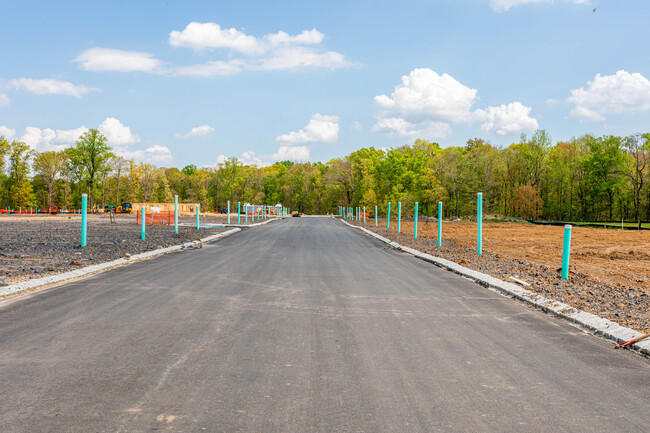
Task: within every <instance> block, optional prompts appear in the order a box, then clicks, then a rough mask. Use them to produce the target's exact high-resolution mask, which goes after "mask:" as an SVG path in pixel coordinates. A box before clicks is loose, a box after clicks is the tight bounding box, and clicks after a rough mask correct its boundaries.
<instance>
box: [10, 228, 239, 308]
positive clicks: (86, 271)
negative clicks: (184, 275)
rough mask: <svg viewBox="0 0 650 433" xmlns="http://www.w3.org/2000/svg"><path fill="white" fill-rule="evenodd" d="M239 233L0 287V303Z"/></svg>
mask: <svg viewBox="0 0 650 433" xmlns="http://www.w3.org/2000/svg"><path fill="white" fill-rule="evenodd" d="M239 231H241V229H240V228H233V229H230V230H227V231H225V232H221V233H217V234H214V235H210V236H207V237H205V238H203V239H198V240H196V241H191V242H185V243H184V244H180V245H172V246H170V247H165V248H158V249H156V250H152V251H147V252H144V253H140V254H134V255H132V256H131V257H130V258H129V259H125V258H120V259H116V260H111V261H110V262H104V263H98V264H96V265H90V266H85V267H83V268H79V269H75V270H74V271H68V272H63V273H61V274H56V275H51V276H49V277H43V278H35V279H31V280H27V281H22V282H20V283H16V284H11V285H8V286H4V287H0V301H2V300H4V299H6V298H8V297H10V296H14V295H19V294H21V293H25V292H29V291H34V290H36V289H40V288H43V287H45V286H50V285H52V284H59V283H63V282H66V281H70V280H74V279H77V278H80V277H85V276H87V275H92V274H98V273H100V272H104V271H107V270H109V269H112V268H115V267H118V266H122V265H128V264H130V263H135V262H139V261H142V260H146V259H150V258H152V257H157V256H160V255H163V254H166V253H171V252H175V251H180V250H183V249H185V248H189V247H192V246H194V245H197V244H202V243H204V242H210V241H213V240H215V239H219V238H223V237H226V236H230V235H232V234H235V233H237V232H239Z"/></svg>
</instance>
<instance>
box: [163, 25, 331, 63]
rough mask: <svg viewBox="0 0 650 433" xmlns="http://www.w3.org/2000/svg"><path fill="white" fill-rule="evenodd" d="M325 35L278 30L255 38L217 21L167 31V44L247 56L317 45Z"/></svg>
mask: <svg viewBox="0 0 650 433" xmlns="http://www.w3.org/2000/svg"><path fill="white" fill-rule="evenodd" d="M323 38H324V35H323V34H322V33H321V32H319V31H318V30H316V29H312V30H305V31H303V32H302V33H300V34H299V35H290V34H288V33H286V32H283V31H279V32H277V33H271V34H267V35H264V36H262V37H261V38H257V37H255V36H251V35H247V34H246V33H244V32H243V31H240V30H237V29H235V28H230V29H222V28H221V26H220V25H219V24H216V23H197V22H191V23H189V24H188V25H187V26H186V27H185V29H184V30H182V31H178V30H174V31H172V32H171V33H170V34H169V45H171V46H173V47H184V48H190V49H192V50H195V51H202V50H205V49H206V48H225V49H229V50H232V51H236V52H239V53H243V54H246V55H255V54H262V53H265V52H267V51H269V50H271V49H273V48H275V47H279V46H283V45H313V44H320V43H321V42H322V41H323Z"/></svg>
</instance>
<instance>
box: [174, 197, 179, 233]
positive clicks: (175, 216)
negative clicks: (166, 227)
mask: <svg viewBox="0 0 650 433" xmlns="http://www.w3.org/2000/svg"><path fill="white" fill-rule="evenodd" d="M174 233H178V195H175V196H174Z"/></svg>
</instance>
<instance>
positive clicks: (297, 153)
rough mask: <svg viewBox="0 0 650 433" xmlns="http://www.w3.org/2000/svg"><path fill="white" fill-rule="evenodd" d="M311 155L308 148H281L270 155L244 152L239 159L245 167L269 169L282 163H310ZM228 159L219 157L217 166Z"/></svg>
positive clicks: (250, 151) (223, 156) (224, 156)
mask: <svg viewBox="0 0 650 433" xmlns="http://www.w3.org/2000/svg"><path fill="white" fill-rule="evenodd" d="M309 155H310V151H309V148H307V147H306V146H279V147H278V150H277V151H276V152H274V153H272V154H269V155H258V154H257V153H256V152H254V151H252V150H249V151H247V152H242V154H241V155H240V156H239V157H238V158H237V159H238V160H239V161H240V162H241V163H242V164H244V165H256V166H258V167H267V166H269V165H273V164H275V163H276V162H280V161H292V162H305V161H309ZM226 159H228V158H227V157H226V155H223V154H222V155H219V156H217V164H223V163H225V162H226Z"/></svg>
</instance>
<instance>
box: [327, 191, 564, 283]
mask: <svg viewBox="0 0 650 433" xmlns="http://www.w3.org/2000/svg"><path fill="white" fill-rule="evenodd" d="M476 201H477V203H476V221H477V224H476V235H477V242H476V253H477V254H478V255H481V254H482V253H483V193H481V192H479V193H477V197H476ZM390 205H391V203H390V202H388V210H387V212H386V229H390ZM362 215H363V223H364V224H366V207H365V206H363V210H362V207H361V206H357V207H345V206H339V216H340V217H342V218H345V219H347V220H354V221H361V220H362V217H361V216H362ZM377 216H378V212H377V206H375V227H377V225H378V222H377ZM401 229H402V202H398V203H397V233H400V232H401ZM413 237H414V238H417V237H418V202H415V212H414V220H413ZM441 245H442V202H441V201H439V202H438V246H441ZM570 253H571V225H570V224H566V225H565V226H564V245H563V248H562V273H561V277H562V279H563V280H566V279H567V278H568V277H569V257H570Z"/></svg>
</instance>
